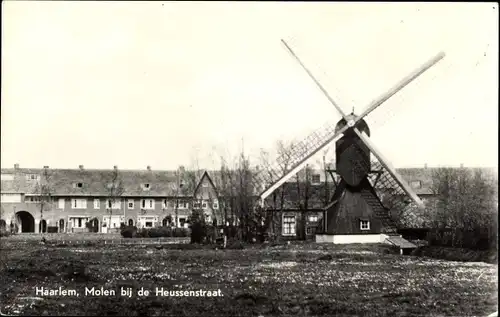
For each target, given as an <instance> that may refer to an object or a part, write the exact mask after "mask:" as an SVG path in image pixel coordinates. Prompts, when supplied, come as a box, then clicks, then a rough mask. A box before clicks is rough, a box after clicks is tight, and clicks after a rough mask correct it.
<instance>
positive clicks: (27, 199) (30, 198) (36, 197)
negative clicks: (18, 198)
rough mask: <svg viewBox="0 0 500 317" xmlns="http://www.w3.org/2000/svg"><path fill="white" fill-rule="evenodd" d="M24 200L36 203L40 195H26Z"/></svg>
mask: <svg viewBox="0 0 500 317" xmlns="http://www.w3.org/2000/svg"><path fill="white" fill-rule="evenodd" d="M25 202H27V203H38V202H40V197H38V196H27V197H26V198H25Z"/></svg>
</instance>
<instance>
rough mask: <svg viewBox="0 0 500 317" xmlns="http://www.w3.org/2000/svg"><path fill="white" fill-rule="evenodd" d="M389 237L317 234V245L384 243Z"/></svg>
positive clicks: (382, 235) (381, 235) (380, 235)
mask: <svg viewBox="0 0 500 317" xmlns="http://www.w3.org/2000/svg"><path fill="white" fill-rule="evenodd" d="M386 238H387V235H385V234H317V235H316V242H317V243H334V244H350V243H384V242H385V239H386Z"/></svg>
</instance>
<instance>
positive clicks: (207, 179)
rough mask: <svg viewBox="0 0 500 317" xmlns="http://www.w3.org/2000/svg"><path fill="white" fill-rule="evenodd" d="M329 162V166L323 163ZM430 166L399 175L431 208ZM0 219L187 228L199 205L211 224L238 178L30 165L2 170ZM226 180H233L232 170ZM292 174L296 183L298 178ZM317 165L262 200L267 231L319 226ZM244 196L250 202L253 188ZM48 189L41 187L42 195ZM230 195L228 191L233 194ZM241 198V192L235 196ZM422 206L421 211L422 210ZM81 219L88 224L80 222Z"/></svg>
mask: <svg viewBox="0 0 500 317" xmlns="http://www.w3.org/2000/svg"><path fill="white" fill-rule="evenodd" d="M330 168H332V167H331V166H330ZM433 170H434V168H427V167H424V168H402V169H398V172H399V173H400V174H401V176H402V177H403V178H404V179H405V180H406V181H407V182H408V183H409V185H410V186H411V187H412V188H413V190H414V191H415V192H416V193H417V195H418V196H419V197H420V198H421V199H422V200H423V201H424V203H425V204H426V206H428V208H426V210H429V209H431V208H432V205H433V203H434V202H435V200H436V199H435V198H436V195H435V194H434V193H433V190H432V186H433V180H432V172H433ZM47 175H48V176H49V177H48V178H49V182H48V183H49V185H50V186H49V187H50V190H49V191H48V192H49V193H50V201H51V203H50V204H49V206H46V208H44V209H45V210H44V211H43V218H42V214H41V200H43V196H44V195H40V192H41V191H40V186H39V184H40V183H43V179H44V178H47V177H46V176H47ZM114 175H119V180H120V184H121V187H122V188H123V192H122V193H121V194H120V195H118V196H115V197H112V196H113V195H111V192H112V191H113V188H114V187H113V183H114V182H113V176H114ZM1 177H2V178H1V186H2V187H1V217H0V218H1V220H0V222H1V223H0V224H2V225H3V226H6V227H9V226H11V225H17V230H18V231H19V232H41V231H46V230H47V229H48V228H49V227H51V229H52V230H57V231H58V232H86V231H96V232H104V233H105V232H116V231H118V229H119V227H120V225H121V224H122V223H124V224H127V225H134V226H137V227H139V228H151V227H158V226H175V227H186V226H187V222H188V219H189V217H190V215H191V214H192V212H193V210H194V209H199V210H201V211H202V212H203V213H204V215H205V220H206V221H207V222H209V223H214V222H215V223H216V224H217V225H222V224H227V223H232V224H237V222H236V221H235V220H233V219H235V217H234V214H232V211H231V210H230V208H229V205H230V204H229V201H230V199H231V197H229V196H231V195H233V196H234V195H238V194H237V193H238V190H237V186H235V185H237V184H236V183H238V181H236V182H235V184H233V186H234V188H232V189H228V184H227V183H228V181H227V180H223V179H222V174H221V172H220V171H211V172H207V171H204V172H200V171H197V172H193V171H186V170H184V169H183V168H179V169H178V170H175V171H155V170H152V169H151V168H150V167H148V168H147V169H145V170H118V168H117V167H115V168H114V169H110V170H90V169H84V167H83V166H80V167H79V168H78V169H50V168H49V167H45V168H44V169H30V168H20V167H19V166H18V165H16V166H15V167H14V168H13V169H2V171H1ZM232 177H233V182H234V180H235V179H236V178H237V176H236V174H235V175H232ZM297 178H298V181H297ZM338 181H339V179H338V176H336V175H335V174H334V175H333V178H332V176H331V175H330V174H329V173H325V171H324V170H321V169H318V168H310V169H309V170H307V172H306V170H302V171H300V172H299V173H298V174H297V176H296V177H292V178H291V179H290V180H289V181H288V182H286V183H285V184H284V185H283V186H282V187H281V188H279V189H278V190H276V191H275V192H274V193H273V194H272V195H270V196H269V197H268V198H267V200H266V205H267V207H268V208H267V212H268V213H269V214H270V215H271V217H272V220H273V221H272V222H271V225H270V227H269V231H270V232H271V233H272V234H273V235H280V236H283V237H285V238H288V239H297V238H300V237H301V234H302V233H304V234H305V235H306V237H305V238H309V239H313V238H314V236H315V233H317V231H318V230H321V226H322V219H323V216H324V213H325V208H326V206H327V205H328V204H329V203H330V198H331V195H332V194H333V192H334V191H335V186H336V184H337V183H338ZM250 195H251V196H252V197H248V198H249V200H253V201H257V196H256V195H255V193H252V194H250ZM46 196H47V193H45V197H46ZM233 198H234V197H233ZM240 199H241V198H240ZM423 212H426V211H425V210H424V211H423ZM411 216H412V217H413V219H411V222H412V223H413V224H415V225H417V226H425V223H424V222H423V220H422V219H424V218H425V217H424V216H423V215H419V214H418V213H412V215H411ZM87 223H91V225H92V226H91V227H92V228H94V229H89V228H87ZM359 225H360V228H359V229H360V230H361V231H362V232H363V233H375V232H372V231H374V230H376V225H375V223H373V224H370V221H369V220H363V221H362V222H360V224H359Z"/></svg>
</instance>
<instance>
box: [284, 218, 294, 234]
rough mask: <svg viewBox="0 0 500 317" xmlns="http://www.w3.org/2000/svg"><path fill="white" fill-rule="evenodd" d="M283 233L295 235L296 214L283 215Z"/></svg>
mask: <svg viewBox="0 0 500 317" xmlns="http://www.w3.org/2000/svg"><path fill="white" fill-rule="evenodd" d="M283 235H285V236H293V235H295V216H283Z"/></svg>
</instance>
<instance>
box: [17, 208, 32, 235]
mask: <svg viewBox="0 0 500 317" xmlns="http://www.w3.org/2000/svg"><path fill="white" fill-rule="evenodd" d="M16 223H17V227H18V231H19V232H35V218H33V216H32V215H31V214H30V213H29V212H27V211H18V212H16Z"/></svg>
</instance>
